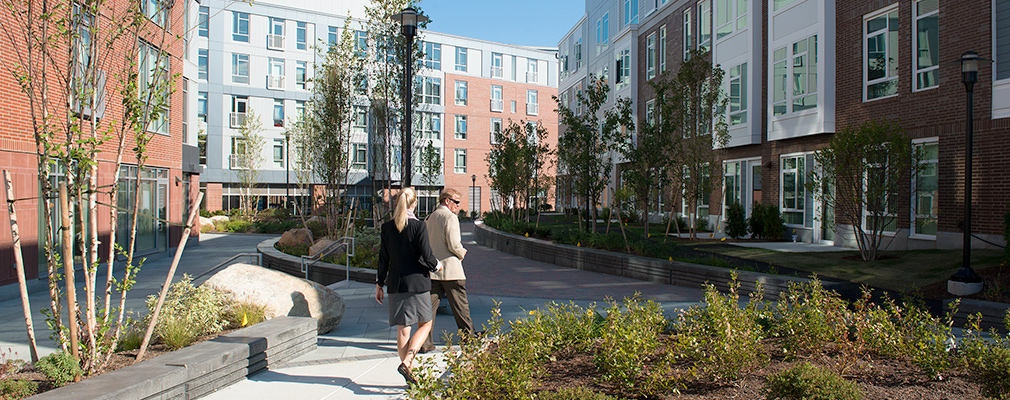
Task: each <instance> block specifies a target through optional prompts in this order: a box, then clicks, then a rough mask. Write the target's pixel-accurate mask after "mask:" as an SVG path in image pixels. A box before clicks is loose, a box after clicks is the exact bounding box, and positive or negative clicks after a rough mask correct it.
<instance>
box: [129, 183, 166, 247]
mask: <svg viewBox="0 0 1010 400" xmlns="http://www.w3.org/2000/svg"><path fill="white" fill-rule="evenodd" d="M138 175H139V178H140V204H142V206H141V209H140V214H141V216H138V217H137V226H136V229H137V236H136V239H135V250H136V251H137V253H140V254H145V253H150V252H155V251H165V250H166V249H167V247H168V224H166V223H164V222H161V221H159V220H156V219H154V218H150V217H158V218H161V219H168V200H169V198H168V192H169V191H168V175H169V174H168V170H167V169H163V168H157V167H144V170H143V171H138V168H137V166H133V165H123V166H121V167H120V168H119V176H120V178H119V179H120V181H119V185H118V189H117V190H118V191H119V194H118V196H117V197H118V200H117V201H118V203H119V212H118V218H117V221H118V224H119V227H118V228H117V229H118V230H119V231H120V232H129V231H130V228H131V227H130V225H131V224H132V223H133V215H132V213H130V212H128V211H126V210H131V209H132V208H133V204H134V202H135V201H136V199H137V190H136V188H137V178H138ZM117 240H119V245H120V246H122V247H123V248H126V247H127V246H128V245H129V243H128V242H129V240H130V237H129V235H120V236H119V237H118V238H117Z"/></svg>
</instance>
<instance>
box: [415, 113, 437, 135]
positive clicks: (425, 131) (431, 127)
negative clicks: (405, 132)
mask: <svg viewBox="0 0 1010 400" xmlns="http://www.w3.org/2000/svg"><path fill="white" fill-rule="evenodd" d="M414 118H415V119H416V120H417V122H418V127H419V128H420V129H419V130H418V131H417V134H418V137H421V138H424V139H431V140H439V139H441V138H442V114H439V113H432V112H424V111H417V112H414Z"/></svg>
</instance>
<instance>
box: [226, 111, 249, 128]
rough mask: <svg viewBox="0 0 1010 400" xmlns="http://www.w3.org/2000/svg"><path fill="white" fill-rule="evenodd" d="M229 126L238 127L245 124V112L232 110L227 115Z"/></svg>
mask: <svg viewBox="0 0 1010 400" xmlns="http://www.w3.org/2000/svg"><path fill="white" fill-rule="evenodd" d="M228 117H229V118H228V121H229V126H231V127H232V128H239V127H241V126H242V125H245V113H244V112H240V113H239V112H233V113H231V114H229V115H228Z"/></svg>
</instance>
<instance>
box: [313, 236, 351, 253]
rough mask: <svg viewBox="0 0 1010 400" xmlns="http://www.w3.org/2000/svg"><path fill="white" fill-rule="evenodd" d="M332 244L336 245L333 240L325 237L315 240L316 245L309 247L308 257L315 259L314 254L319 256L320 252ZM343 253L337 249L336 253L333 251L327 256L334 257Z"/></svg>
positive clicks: (341, 249)
mask: <svg viewBox="0 0 1010 400" xmlns="http://www.w3.org/2000/svg"><path fill="white" fill-rule="evenodd" d="M333 243H336V241H335V240H333V239H330V238H328V237H325V238H322V239H319V240H317V241H316V244H313V245H312V247H309V257H315V256H316V254H319V252H321V251H323V250H326V248H327V247H330V245H331V244H333ZM343 253H344V250H343V248H340V249H337V250H336V251H334V252H332V253H330V254H328V255H329V256H334V255H337V254H343Z"/></svg>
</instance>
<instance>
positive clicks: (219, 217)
mask: <svg viewBox="0 0 1010 400" xmlns="http://www.w3.org/2000/svg"><path fill="white" fill-rule="evenodd" d="M230 219H231V218H228V216H227V215H215V216H213V217H210V222H212V223H215V224H216V223H218V222H228V220H230Z"/></svg>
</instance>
